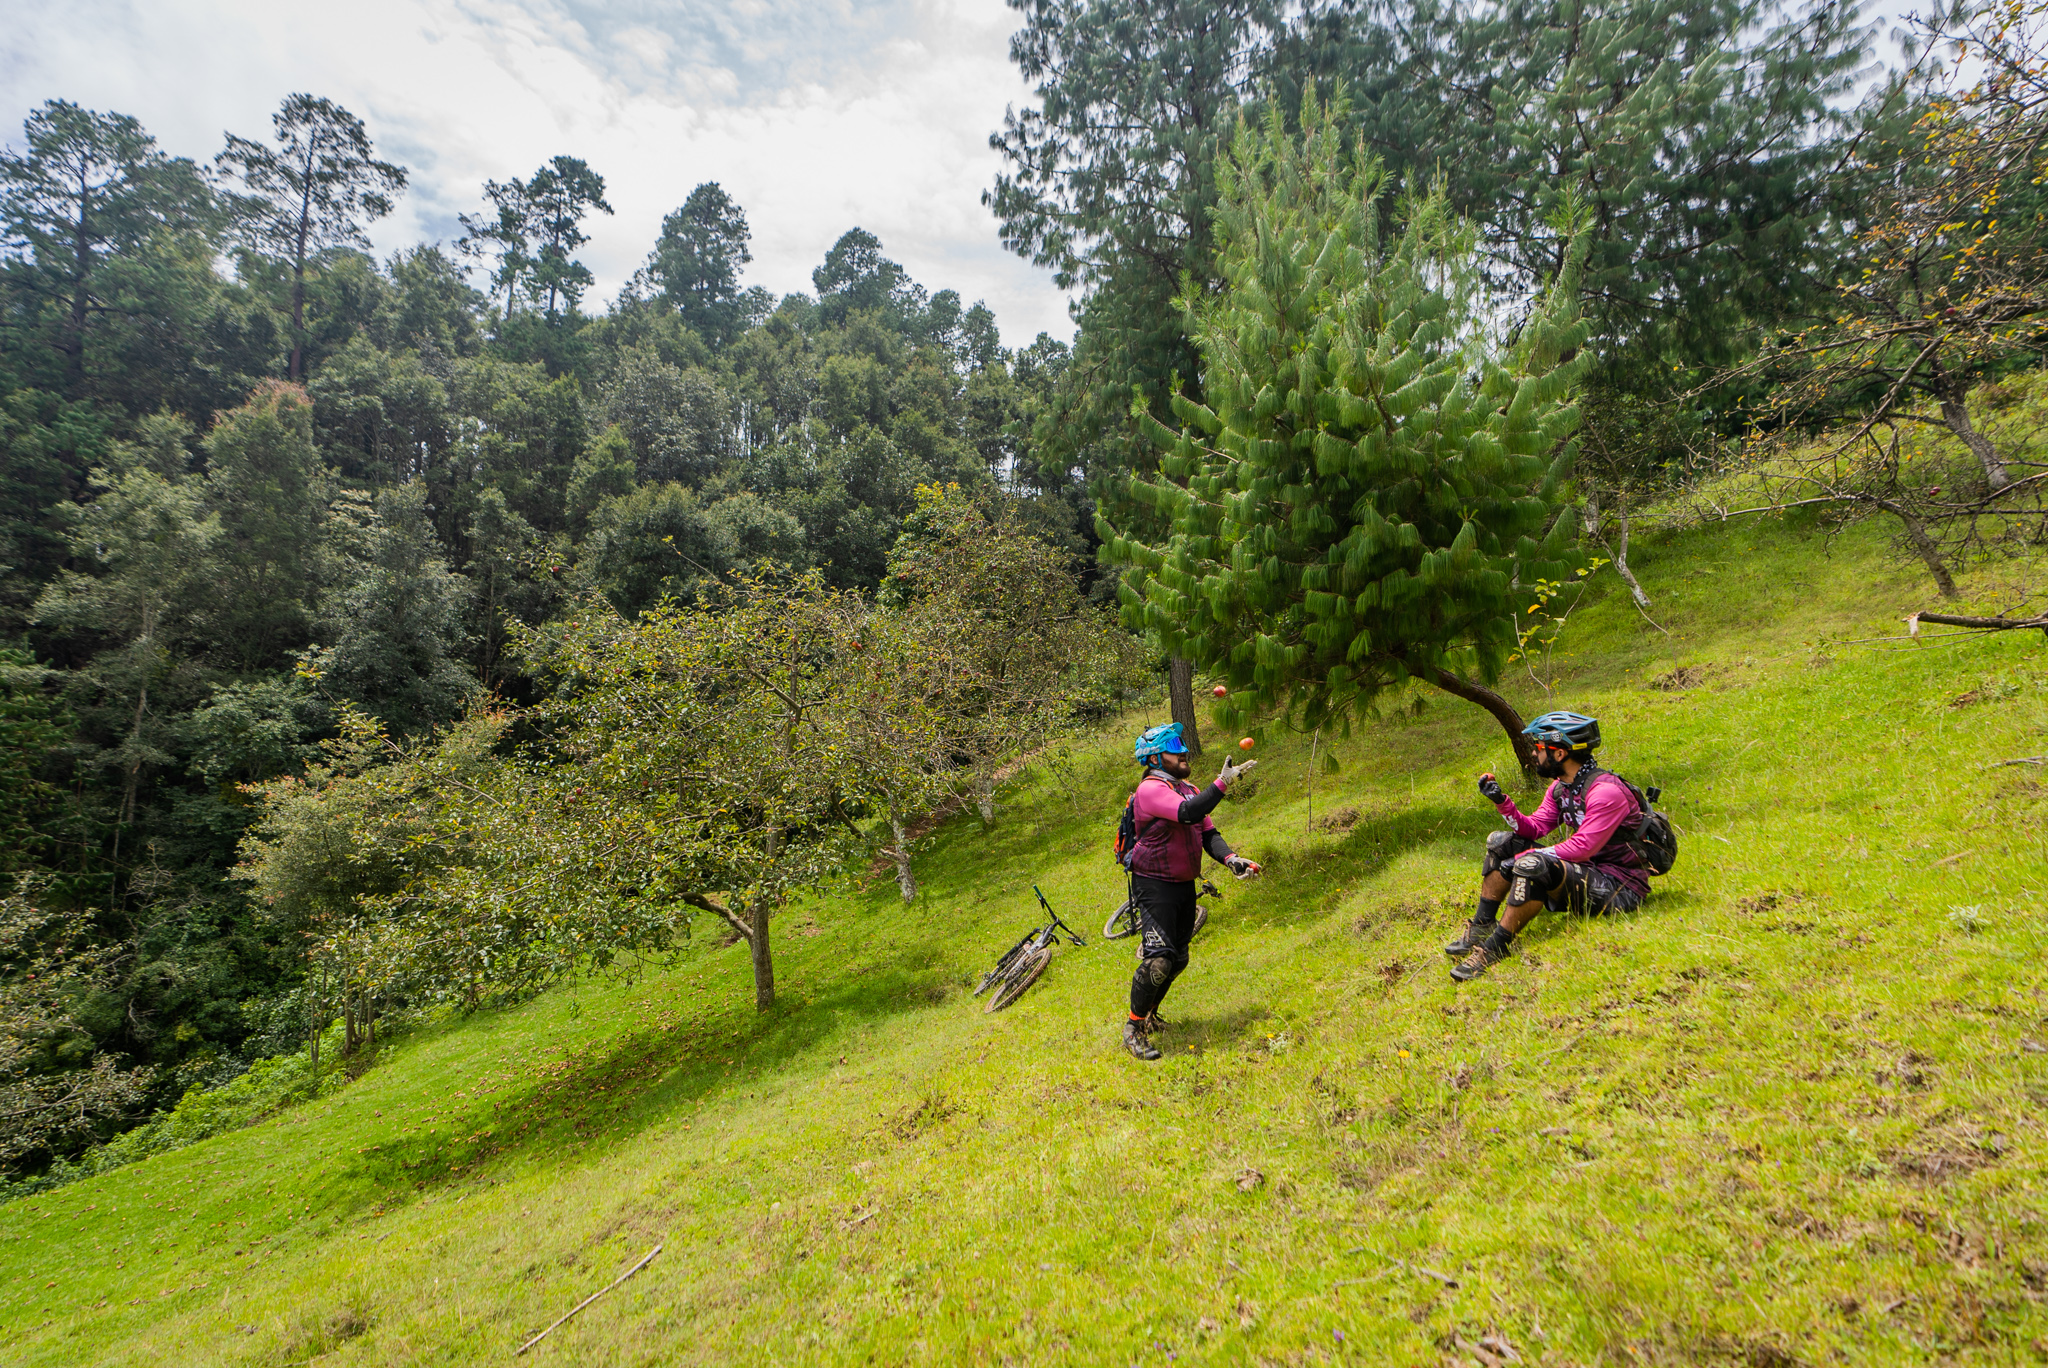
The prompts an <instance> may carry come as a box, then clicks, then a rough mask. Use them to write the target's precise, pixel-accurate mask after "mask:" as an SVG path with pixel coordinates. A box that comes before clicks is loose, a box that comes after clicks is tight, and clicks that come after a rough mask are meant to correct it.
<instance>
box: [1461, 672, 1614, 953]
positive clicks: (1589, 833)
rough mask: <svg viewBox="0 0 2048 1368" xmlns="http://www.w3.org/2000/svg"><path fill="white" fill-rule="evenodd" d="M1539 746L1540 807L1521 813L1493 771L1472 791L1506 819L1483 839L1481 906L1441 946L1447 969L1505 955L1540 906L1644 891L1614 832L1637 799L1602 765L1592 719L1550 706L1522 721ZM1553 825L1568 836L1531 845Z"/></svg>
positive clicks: (1594, 902) (1576, 905) (1602, 908)
mask: <svg viewBox="0 0 2048 1368" xmlns="http://www.w3.org/2000/svg"><path fill="white" fill-rule="evenodd" d="M1522 734H1523V735H1524V736H1527V737H1529V738H1531V739H1532V740H1533V741H1534V742H1535V746H1536V772H1537V773H1538V774H1540V775H1542V776H1544V777H1545V778H1547V779H1550V780H1552V781H1553V782H1552V783H1551V785H1550V789H1549V791H1548V792H1546V793H1545V794H1544V795H1543V805H1542V806H1541V807H1539V808H1537V809H1536V811H1535V812H1533V813H1530V814H1529V815H1528V816H1523V815H1522V813H1521V812H1520V811H1518V810H1517V809H1516V807H1515V804H1514V802H1513V800H1512V799H1510V798H1509V797H1508V796H1507V794H1506V793H1504V792H1502V790H1501V786H1500V784H1499V782H1498V781H1497V780H1496V779H1495V778H1494V777H1493V776H1492V775H1491V774H1483V775H1481V776H1480V777H1479V791H1480V793H1482V794H1483V795H1485V796H1486V797H1487V798H1489V799H1491V800H1492V802H1493V805H1494V806H1495V807H1496V808H1498V809H1499V810H1500V815H1501V816H1503V817H1505V818H1507V819H1508V822H1509V823H1510V824H1511V826H1512V827H1513V830H1511V831H1496V832H1493V833H1492V834H1491V835H1489V836H1488V837H1487V838H1486V860H1485V862H1484V863H1483V864H1482V865H1481V866H1480V869H1481V871H1482V873H1481V878H1480V881H1479V908H1478V911H1477V912H1476V913H1475V914H1474V916H1473V918H1472V920H1471V921H1470V922H1468V923H1466V926H1465V931H1464V934H1463V935H1461V936H1459V937H1458V938H1457V939H1456V940H1454V941H1452V942H1451V943H1450V944H1449V945H1446V946H1445V947H1444V953H1445V954H1447V955H1449V956H1451V958H1453V959H1455V960H1457V961H1458V962H1457V964H1455V965H1453V966H1452V968H1451V977H1452V978H1454V979H1457V980H1459V981H1461V982H1462V981H1464V980H1467V979H1475V978H1478V977H1479V976H1480V975H1481V974H1483V973H1485V972H1486V971H1487V970H1488V969H1491V968H1492V967H1493V966H1494V965H1496V964H1499V963H1500V962H1501V961H1502V960H1504V959H1506V958H1507V955H1508V947H1509V946H1511V945H1512V944H1514V940H1515V937H1516V935H1517V934H1519V933H1520V932H1521V930H1522V928H1523V927H1525V926H1527V925H1528V924H1529V923H1530V922H1531V921H1532V920H1534V919H1535V916H1536V914H1537V913H1538V912H1541V911H1543V910H1544V909H1545V908H1549V909H1550V910H1551V911H1553V912H1562V911H1571V912H1630V911H1633V910H1635V909H1636V908H1638V907H1640V906H1642V903H1643V899H1644V898H1646V897H1648V896H1649V893H1650V878H1649V871H1648V870H1647V869H1646V868H1645V867H1644V865H1643V862H1642V859H1641V857H1640V856H1639V855H1638V853H1637V851H1636V849H1635V848H1634V846H1632V845H1631V844H1629V843H1628V842H1627V841H1625V840H1623V839H1622V837H1621V833H1622V832H1625V831H1629V830H1632V828H1633V824H1634V822H1635V819H1636V817H1637V815H1638V814H1639V813H1640V812H1641V810H1642V809H1641V805H1640V804H1638V803H1637V802H1636V797H1635V795H1634V794H1633V793H1631V792H1630V791H1629V786H1628V785H1627V784H1626V783H1625V782H1623V781H1622V779H1621V777H1620V776H1619V775H1616V774H1611V773H1609V772H1608V771H1607V770H1604V769H1601V768H1600V765H1599V763H1598V762H1597V761H1596V760H1594V758H1593V752H1594V751H1595V750H1596V749H1598V748H1599V745H1600V723H1599V721H1598V719H1596V718H1591V717H1585V716H1582V715H1581V714H1579V713H1575V712H1549V713H1545V714H1543V716H1541V717H1539V718H1537V719H1536V720H1535V721H1534V722H1531V723H1530V724H1529V725H1528V726H1526V727H1524V728H1523V729H1522ZM1560 827H1568V828H1570V829H1571V835H1570V836H1568V837H1567V838H1566V839H1565V840H1563V841H1560V842H1558V843H1557V844H1556V845H1554V846H1549V847H1547V848H1546V847H1544V846H1539V845H1537V844H1536V839H1537V838H1538V837H1539V836H1547V835H1549V834H1550V833H1551V832H1553V831H1556V830H1557V829H1558V828H1560Z"/></svg>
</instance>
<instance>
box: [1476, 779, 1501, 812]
mask: <svg viewBox="0 0 2048 1368" xmlns="http://www.w3.org/2000/svg"><path fill="white" fill-rule="evenodd" d="M1479 792H1480V795H1481V796H1482V797H1484V798H1485V799H1486V801H1487V802H1489V803H1492V804H1494V805H1495V806H1496V807H1497V806H1499V805H1500V804H1502V803H1504V802H1506V801H1507V797H1508V795H1507V793H1506V792H1505V791H1504V790H1503V789H1502V788H1501V786H1500V780H1498V779H1496V778H1494V777H1493V776H1492V775H1490V774H1488V775H1482V776H1481V777H1480V780H1479Z"/></svg>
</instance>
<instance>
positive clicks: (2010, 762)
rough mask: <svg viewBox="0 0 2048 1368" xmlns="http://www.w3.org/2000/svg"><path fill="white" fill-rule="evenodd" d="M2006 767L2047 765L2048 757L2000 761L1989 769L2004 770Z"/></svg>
mask: <svg viewBox="0 0 2048 1368" xmlns="http://www.w3.org/2000/svg"><path fill="white" fill-rule="evenodd" d="M2007 765H2048V755H2022V756H2020V757H2018V758H2017V759H2013V760H2000V761H1998V762H1997V763H1995V764H1993V765H1990V766H1989V767H1988V768H1990V769H2004V768H2005V767H2006V766H2007Z"/></svg>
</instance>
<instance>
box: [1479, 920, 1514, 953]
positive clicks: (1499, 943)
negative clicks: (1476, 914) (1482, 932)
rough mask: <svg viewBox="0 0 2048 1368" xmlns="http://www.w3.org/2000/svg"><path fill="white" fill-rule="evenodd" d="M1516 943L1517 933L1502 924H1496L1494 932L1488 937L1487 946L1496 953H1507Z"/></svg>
mask: <svg viewBox="0 0 2048 1368" xmlns="http://www.w3.org/2000/svg"><path fill="white" fill-rule="evenodd" d="M1514 943H1515V933H1514V932H1512V931H1510V930H1508V929H1507V928H1506V927H1505V926H1500V925H1496V926H1495V927H1494V928H1493V934H1492V935H1490V936H1488V937H1487V938H1486V948H1487V949H1488V950H1491V951H1492V952H1493V953H1494V954H1496V955H1505V954H1506V953H1507V952H1508V947H1509V946H1510V945H1513V944H1514Z"/></svg>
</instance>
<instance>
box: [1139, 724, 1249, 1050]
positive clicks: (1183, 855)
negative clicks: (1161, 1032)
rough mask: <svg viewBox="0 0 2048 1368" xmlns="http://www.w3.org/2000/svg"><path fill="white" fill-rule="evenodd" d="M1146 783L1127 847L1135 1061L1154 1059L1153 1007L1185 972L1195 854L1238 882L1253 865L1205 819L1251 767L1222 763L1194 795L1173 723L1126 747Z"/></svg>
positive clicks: (1197, 867)
mask: <svg viewBox="0 0 2048 1368" xmlns="http://www.w3.org/2000/svg"><path fill="white" fill-rule="evenodd" d="M1132 750H1133V753H1134V754H1135V755H1136V757H1137V760H1138V763H1139V764H1141V765H1143V766H1144V767H1145V777H1144V778H1143V779H1140V780H1139V781H1138V791H1137V792H1136V793H1134V794H1132V795H1131V808H1132V811H1133V815H1134V816H1135V818H1136V826H1137V831H1136V836H1137V844H1136V845H1135V846H1134V847H1132V852H1131V859H1130V870H1131V897H1132V898H1133V899H1134V900H1135V901H1136V902H1137V904H1138V916H1139V921H1140V926H1141V929H1142V931H1143V933H1144V940H1143V942H1142V943H1141V945H1142V948H1141V950H1140V952H1139V960H1138V972H1137V973H1136V974H1134V975H1132V976H1131V1018H1130V1020H1129V1021H1126V1022H1125V1023H1124V1048H1125V1049H1127V1050H1129V1051H1130V1052H1131V1053H1132V1054H1134V1055H1136V1056H1137V1057H1138V1058H1140V1059H1157V1058H1159V1051H1158V1050H1157V1049H1156V1048H1154V1047H1153V1044H1152V1041H1151V1039H1150V1037H1151V1034H1152V1031H1153V1029H1154V1028H1155V1027H1156V1026H1158V1025H1159V1016H1158V1012H1159V1004H1160V1002H1161V1001H1163V1000H1164V999H1165V997H1166V990H1167V989H1168V988H1170V987H1172V986H1173V981H1174V979H1176V978H1178V977H1179V976H1180V971H1181V970H1183V969H1185V968H1187V967H1188V941H1189V940H1190V939H1191V938H1192V937H1193V936H1194V933H1195V880H1196V878H1197V877H1198V876H1199V875H1200V874H1201V872H1202V852H1203V851H1204V850H1207V851H1208V852H1209V855H1210V858H1212V859H1215V860H1218V861H1221V862H1222V863H1223V864H1226V865H1228V866H1230V872H1231V873H1233V874H1236V875H1238V876H1239V877H1240V878H1242V877H1244V876H1246V875H1250V874H1256V873H1258V872H1259V866H1258V865H1256V864H1254V863H1253V862H1252V861H1250V860H1247V859H1246V858H1245V857H1244V856H1242V855H1238V854H1235V853H1234V852H1232V850H1231V849H1230V846H1229V844H1228V843H1227V842H1225V841H1224V839H1223V833H1222V832H1220V831H1218V830H1217V829H1216V824H1215V823H1214V822H1212V821H1210V820H1209V813H1210V812H1211V811H1212V810H1213V809H1214V808H1215V806H1216V805H1217V804H1218V803H1220V802H1222V801H1223V793H1224V790H1226V789H1228V788H1229V787H1230V786H1231V784H1232V783H1234V782H1235V781H1236V780H1237V777H1238V776H1239V775H1241V774H1244V773H1246V772H1247V771H1249V770H1250V769H1251V768H1252V766H1254V765H1256V764H1257V763H1258V761H1256V760H1247V761H1245V762H1244V763H1243V764H1241V765H1236V764H1231V763H1230V762H1229V761H1227V760H1226V761H1225V762H1224V765H1223V772H1222V773H1221V774H1219V775H1217V776H1216V782H1215V783H1213V784H1211V785H1209V786H1208V787H1207V788H1204V789H1197V788H1196V787H1195V786H1194V785H1193V784H1190V783H1189V782H1188V774H1189V772H1190V770H1191V769H1192V768H1193V767H1192V766H1191V765H1190V764H1189V762H1188V748H1187V745H1186V744H1185V743H1184V742H1183V741H1182V740H1181V733H1180V723H1178V722H1169V723H1167V724H1166V725H1165V726H1163V727H1154V728H1152V729H1151V730H1150V731H1148V732H1146V733H1145V734H1144V735H1143V736H1140V737H1139V738H1138V744H1137V745H1136V746H1135V747H1133V748H1132Z"/></svg>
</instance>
